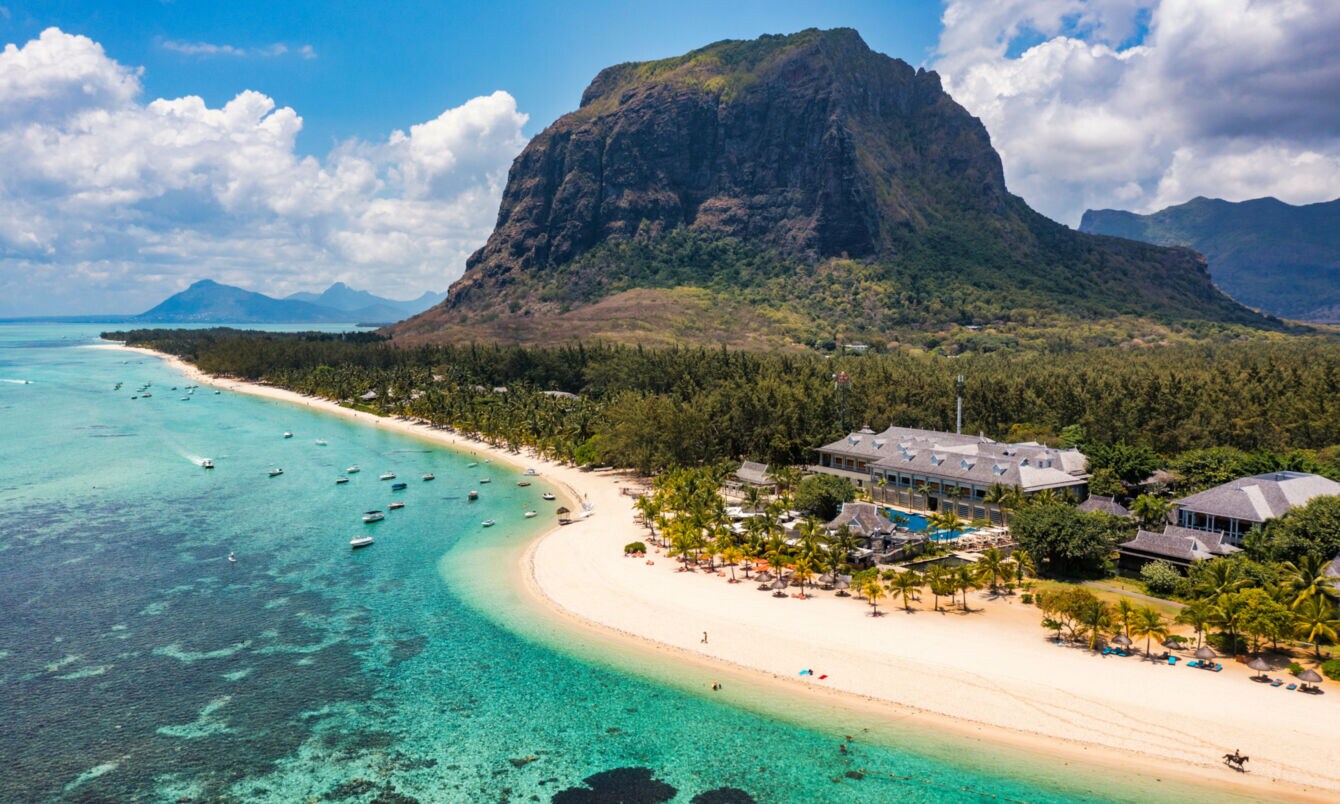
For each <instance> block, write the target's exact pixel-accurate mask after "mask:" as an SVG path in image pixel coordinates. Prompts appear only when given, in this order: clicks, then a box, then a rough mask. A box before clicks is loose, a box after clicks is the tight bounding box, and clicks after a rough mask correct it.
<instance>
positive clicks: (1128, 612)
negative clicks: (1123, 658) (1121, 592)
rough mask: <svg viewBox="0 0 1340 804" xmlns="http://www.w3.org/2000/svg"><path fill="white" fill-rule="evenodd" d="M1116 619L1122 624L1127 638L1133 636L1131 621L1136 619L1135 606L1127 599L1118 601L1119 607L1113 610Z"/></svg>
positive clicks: (1122, 629)
mask: <svg viewBox="0 0 1340 804" xmlns="http://www.w3.org/2000/svg"><path fill="white" fill-rule="evenodd" d="M1112 613H1113V615H1114V619H1116V621H1117V622H1119V623H1121V631H1122V633H1124V634H1125V635H1126V636H1130V635H1131V620H1133V619H1135V605H1134V604H1133V603H1131V601H1130V600H1129V599H1127V598H1124V597H1123V598H1121V599H1119V600H1117V605H1116V607H1115V608H1113V610H1112Z"/></svg>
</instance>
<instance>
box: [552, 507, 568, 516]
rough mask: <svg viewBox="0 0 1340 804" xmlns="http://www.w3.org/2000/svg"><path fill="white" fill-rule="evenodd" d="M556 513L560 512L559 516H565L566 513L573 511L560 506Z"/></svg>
mask: <svg viewBox="0 0 1340 804" xmlns="http://www.w3.org/2000/svg"><path fill="white" fill-rule="evenodd" d="M554 513H556V514H558V515H559V516H563V515H564V514H568V513H571V511H569V510H568V509H567V508H566V507H560V508H559V509H558V510H557V511H555V512H554Z"/></svg>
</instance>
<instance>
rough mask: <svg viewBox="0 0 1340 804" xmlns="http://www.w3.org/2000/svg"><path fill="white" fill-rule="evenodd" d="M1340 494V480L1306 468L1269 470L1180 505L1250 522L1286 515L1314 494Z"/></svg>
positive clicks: (1210, 490) (1191, 498) (1179, 501)
mask: <svg viewBox="0 0 1340 804" xmlns="http://www.w3.org/2000/svg"><path fill="white" fill-rule="evenodd" d="M1332 494H1340V483H1336V482H1335V481H1334V480H1330V479H1328V478H1324V477H1322V476H1321V475H1310V474H1306V473H1304V472H1270V473H1268V474H1264V475H1253V476H1252V477H1240V478H1238V479H1237V480H1231V481H1229V482H1227V483H1225V484H1223V485H1222V486H1215V487H1214V488H1212V489H1206V490H1205V491H1202V492H1200V493H1199V494H1192V495H1191V496H1189V497H1183V498H1182V499H1180V500H1173V504H1174V505H1176V506H1177V507H1178V508H1182V509H1185V510H1187V511H1195V512H1196V513H1199V514H1210V515H1213V516H1221V517H1225V518H1228V519H1243V520H1246V521H1248V522H1265V521H1266V520H1268V519H1274V518H1276V517H1280V516H1283V515H1284V514H1285V513H1287V512H1288V511H1289V509H1290V508H1293V507H1295V506H1299V505H1306V504H1307V502H1308V501H1309V500H1311V499H1312V498H1314V497H1324V496H1329V495H1332Z"/></svg>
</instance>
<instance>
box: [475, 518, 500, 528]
mask: <svg viewBox="0 0 1340 804" xmlns="http://www.w3.org/2000/svg"><path fill="white" fill-rule="evenodd" d="M479 524H480V525H483V526H484V527H486V528H491V527H493V526H494V525H496V524H498V523H497V522H495V521H494V520H492V519H486V520H484V521H483V522H481V523H479Z"/></svg>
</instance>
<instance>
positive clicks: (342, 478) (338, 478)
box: [335, 477, 349, 486]
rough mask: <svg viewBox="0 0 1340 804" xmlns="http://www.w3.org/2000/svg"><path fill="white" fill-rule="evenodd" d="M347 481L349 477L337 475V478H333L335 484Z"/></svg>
mask: <svg viewBox="0 0 1340 804" xmlns="http://www.w3.org/2000/svg"><path fill="white" fill-rule="evenodd" d="M348 482H349V478H347V477H337V478H335V485H337V486H339V485H342V484H344V483H348Z"/></svg>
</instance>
